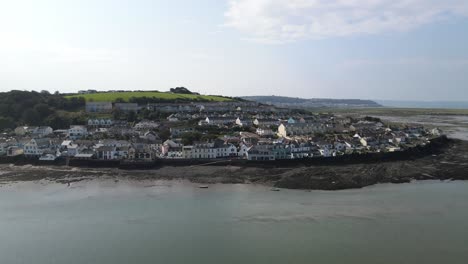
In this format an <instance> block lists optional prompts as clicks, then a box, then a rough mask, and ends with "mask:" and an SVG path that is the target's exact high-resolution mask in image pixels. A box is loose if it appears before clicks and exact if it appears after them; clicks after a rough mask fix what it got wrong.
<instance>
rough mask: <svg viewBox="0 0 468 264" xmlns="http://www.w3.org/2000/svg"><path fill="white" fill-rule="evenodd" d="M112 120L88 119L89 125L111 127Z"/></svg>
mask: <svg viewBox="0 0 468 264" xmlns="http://www.w3.org/2000/svg"><path fill="white" fill-rule="evenodd" d="M113 123H114V122H113V121H112V120H111V119H89V120H88V126H89V127H111V126H112V124H113Z"/></svg>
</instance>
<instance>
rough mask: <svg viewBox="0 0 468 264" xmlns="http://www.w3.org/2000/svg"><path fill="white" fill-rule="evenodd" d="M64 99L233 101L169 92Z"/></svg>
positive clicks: (117, 93) (97, 94)
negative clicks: (135, 98) (142, 98)
mask: <svg viewBox="0 0 468 264" xmlns="http://www.w3.org/2000/svg"><path fill="white" fill-rule="evenodd" d="M65 97H66V98H72V97H83V98H85V100H86V101H94V102H114V101H115V100H116V99H118V98H121V99H123V100H124V101H126V102H128V100H129V99H130V98H131V97H149V98H157V99H160V100H168V101H169V100H177V99H181V100H194V101H195V100H199V101H213V102H228V101H232V100H233V99H231V98H227V97H222V96H215V95H194V94H175V93H169V92H116V93H94V94H76V95H67V96H65Z"/></svg>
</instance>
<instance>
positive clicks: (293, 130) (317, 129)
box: [278, 123, 329, 137]
mask: <svg viewBox="0 0 468 264" xmlns="http://www.w3.org/2000/svg"><path fill="white" fill-rule="evenodd" d="M328 130H329V127H328V126H327V125H325V124H320V123H286V124H281V125H279V127H278V136H281V137H288V136H304V135H311V134H314V133H325V132H327V131H328Z"/></svg>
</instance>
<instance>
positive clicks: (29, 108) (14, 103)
mask: <svg viewBox="0 0 468 264" xmlns="http://www.w3.org/2000/svg"><path fill="white" fill-rule="evenodd" d="M84 105H85V100H84V98H70V99H67V98H65V97H63V96H62V95H61V94H59V93H58V92H56V93H53V94H51V93H49V92H48V91H42V92H36V91H31V92H29V91H17V90H13V91H10V92H4V93H0V130H5V129H13V128H15V127H16V126H21V125H29V126H39V125H47V126H51V127H52V128H54V129H58V128H65V127H68V126H69V125H70V124H71V123H73V122H79V123H81V120H79V119H80V115H79V114H73V112H76V111H78V110H81V109H83V107H84Z"/></svg>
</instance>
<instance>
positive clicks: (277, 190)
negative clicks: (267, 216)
mask: <svg viewBox="0 0 468 264" xmlns="http://www.w3.org/2000/svg"><path fill="white" fill-rule="evenodd" d="M271 191H273V192H279V191H280V189H278V188H271Z"/></svg>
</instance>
